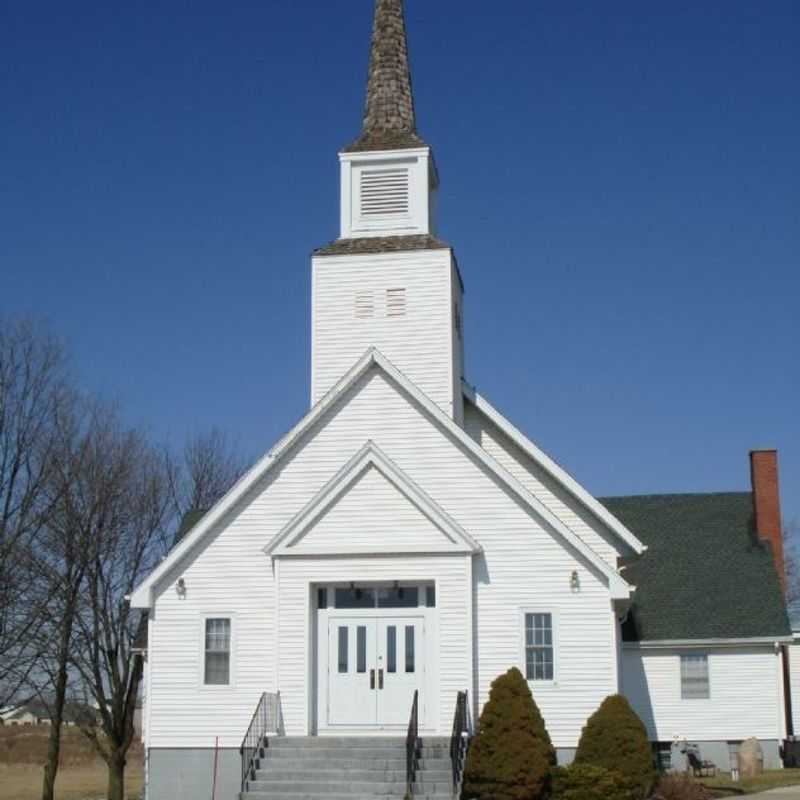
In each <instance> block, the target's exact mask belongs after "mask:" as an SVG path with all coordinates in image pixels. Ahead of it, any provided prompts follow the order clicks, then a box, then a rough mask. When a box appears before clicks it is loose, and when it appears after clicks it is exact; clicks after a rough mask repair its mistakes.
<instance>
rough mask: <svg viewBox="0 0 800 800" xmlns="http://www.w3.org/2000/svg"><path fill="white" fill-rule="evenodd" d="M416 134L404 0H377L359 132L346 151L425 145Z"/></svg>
mask: <svg viewBox="0 0 800 800" xmlns="http://www.w3.org/2000/svg"><path fill="white" fill-rule="evenodd" d="M424 146H425V143H424V142H423V141H422V139H420V138H419V136H417V126H416V120H415V118H414V94H413V92H412V89H411V70H410V68H409V65H408V45H407V42H406V25H405V19H404V16H403V0H376V2H375V21H374V23H373V28H372V48H371V51H370V57H369V74H368V80H367V102H366V105H365V108H364V125H363V128H362V131H361V135H360V136H359V137H358V139H356V141H355V142H353V143H352V144H351V145H350V146H349V147H347V148H345V150H346V151H350V152H354V151H367V150H399V149H404V148H410V147H424Z"/></svg>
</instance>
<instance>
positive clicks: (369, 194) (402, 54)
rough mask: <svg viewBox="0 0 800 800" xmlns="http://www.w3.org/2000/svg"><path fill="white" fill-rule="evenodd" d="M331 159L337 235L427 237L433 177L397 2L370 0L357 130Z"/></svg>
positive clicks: (434, 184) (430, 232)
mask: <svg viewBox="0 0 800 800" xmlns="http://www.w3.org/2000/svg"><path fill="white" fill-rule="evenodd" d="M339 162H340V164H341V174H342V187H341V188H342V208H341V211H342V215H341V233H340V234H339V238H340V240H345V239H362V238H385V237H397V236H431V235H434V225H433V195H434V192H435V191H436V188H437V185H438V178H437V175H436V168H435V166H434V163H433V156H432V154H431V150H430V148H429V147H428V145H426V144H425V142H423V141H422V139H420V137H419V136H418V135H417V126H416V118H415V114H414V95H413V92H412V90H411V69H410V67H409V64H408V45H407V43H406V23H405V19H404V16H403V0H375V20H374V22H373V26H372V44H371V47H370V56H369V74H368V78H367V101H366V104H365V106H364V120H363V127H362V130H361V135H360V136H359V137H358V139H356V140H355V141H354V142H353V143H352V144H351V145H349V146H348V147H345V148H344V149H343V150H342V151H341V152H340V153H339Z"/></svg>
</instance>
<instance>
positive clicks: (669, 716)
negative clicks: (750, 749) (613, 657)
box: [622, 646, 783, 742]
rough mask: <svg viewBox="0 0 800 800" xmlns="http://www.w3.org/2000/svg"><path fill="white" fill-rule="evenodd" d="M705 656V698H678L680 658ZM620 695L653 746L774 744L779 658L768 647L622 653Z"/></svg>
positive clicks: (778, 724)
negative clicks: (684, 741) (682, 742)
mask: <svg viewBox="0 0 800 800" xmlns="http://www.w3.org/2000/svg"><path fill="white" fill-rule="evenodd" d="M682 652H683V653H695V654H696V653H701V652H702V653H706V654H707V655H708V673H709V688H710V695H711V697H710V699H708V700H682V699H681V663H680V656H681V653H682ZM622 678H623V683H622V685H623V691H624V693H625V695H626V696H627V697H628V699H629V700H630V702H631V705H632V706H633V707H634V708H635V709H636V712H637V713H638V714H639V716H640V717H641V718H642V721H643V722H644V723H645V726H646V727H647V730H648V735H649V736H650V738H651V739H652V740H653V741H662V742H669V741H672V739H673V738H674V737H675V736H679V737H681V738H685V739H689V740H698V741H707V740H723V741H724V740H737V739H747V738H749V737H751V736H755V737H757V738H759V739H780V738H781V737H782V731H783V722H782V715H783V708H782V702H781V693H780V683H779V681H780V679H781V676H780V658H779V657H778V656H777V655H776V654H775V652H774V650H773V648H772V647H771V646H760V647H752V646H750V647H744V646H743V647H741V648H725V649H721V648H717V649H709V650H705V651H701V650H697V649H693V650H690V651H689V650H683V651H682V650H678V649H675V650H661V649H659V650H645V651H640V650H627V649H626V650H625V651H624V653H623V675H622Z"/></svg>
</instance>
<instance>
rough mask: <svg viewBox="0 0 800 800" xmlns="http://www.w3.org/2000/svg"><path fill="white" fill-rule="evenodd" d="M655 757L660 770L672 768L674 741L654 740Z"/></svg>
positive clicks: (666, 770)
mask: <svg viewBox="0 0 800 800" xmlns="http://www.w3.org/2000/svg"><path fill="white" fill-rule="evenodd" d="M653 758H654V760H655V764H656V769H657V770H658V771H659V772H669V771H670V770H671V769H672V742H653Z"/></svg>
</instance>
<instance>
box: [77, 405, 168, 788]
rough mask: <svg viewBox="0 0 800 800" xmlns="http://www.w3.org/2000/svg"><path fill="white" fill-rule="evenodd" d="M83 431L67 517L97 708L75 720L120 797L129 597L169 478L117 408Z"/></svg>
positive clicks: (156, 550) (160, 522) (137, 666)
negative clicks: (84, 720) (78, 536)
mask: <svg viewBox="0 0 800 800" xmlns="http://www.w3.org/2000/svg"><path fill="white" fill-rule="evenodd" d="M90 437H91V441H90V442H89V445H88V448H89V450H90V457H89V458H88V459H86V460H85V461H83V462H82V464H81V468H82V472H81V474H80V475H78V476H76V477H74V478H73V491H72V495H73V496H74V497H75V502H74V503H73V504H72V513H73V523H74V524H75V525H76V526H79V527H82V528H83V530H84V532H85V536H86V539H87V542H88V545H87V548H86V550H85V574H84V578H83V585H82V595H81V606H80V610H79V613H78V615H77V626H78V639H77V641H76V646H75V647H74V648H73V650H72V663H73V664H74V666H75V668H76V669H77V670H78V672H79V673H80V676H81V678H82V680H83V682H84V684H85V686H86V687H87V689H88V693H89V696H90V697H91V698H92V699H93V700H94V704H95V706H96V708H97V718H96V720H93V721H92V724H83V725H82V729H83V731H84V733H85V734H86V735H87V736H88V737H89V738H90V739H91V741H92V742H93V743H94V745H95V747H96V749H97V751H98V753H99V754H100V755H101V756H102V757H103V759H104V760H105V762H106V764H107V765H108V798H109V800H124V780H125V764H126V758H127V753H128V750H129V748H130V746H131V743H132V741H133V736H134V727H133V717H134V711H135V708H136V700H137V696H138V693H139V686H140V683H141V679H142V670H143V663H142V657H141V655H140V654H137V653H136V652H134V649H133V644H134V640H135V638H136V633H137V629H138V627H139V624H140V622H141V614H140V613H139V612H136V611H134V610H133V609H131V608H130V605H129V604H128V600H127V598H128V596H129V595H130V594H131V593H132V592H133V590H134V588H135V587H136V586H137V585H138V584H139V583H140V582H141V581H142V580H143V579H144V577H145V576H146V575H147V574H148V573H149V572H150V571H151V570H152V569H153V568H154V567H155V565H156V564H157V563H158V562H159V560H160V559H161V558H162V557H163V555H164V553H165V552H166V546H167V537H166V534H167V526H168V525H169V520H170V519H171V517H172V492H171V487H172V484H173V482H172V481H171V479H170V475H169V466H168V460H167V458H166V456H165V455H164V453H163V452H161V451H159V450H158V449H157V448H155V447H154V446H153V445H152V444H151V443H150V442H149V441H148V439H147V438H146V437H145V436H144V435H143V434H142V433H141V432H139V431H136V430H126V429H124V428H123V426H122V425H121V424H120V422H119V420H118V418H117V417H116V415H113V414H107V415H106V416H105V417H103V418H101V419H99V420H97V421H96V422H95V424H94V425H93V427H92V429H91V431H90Z"/></svg>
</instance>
